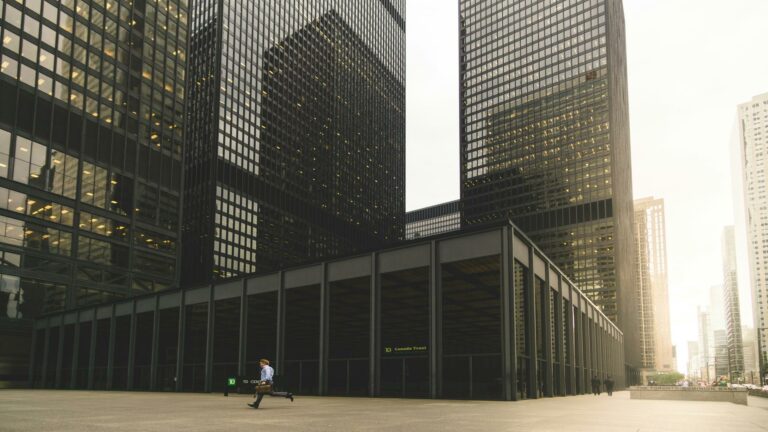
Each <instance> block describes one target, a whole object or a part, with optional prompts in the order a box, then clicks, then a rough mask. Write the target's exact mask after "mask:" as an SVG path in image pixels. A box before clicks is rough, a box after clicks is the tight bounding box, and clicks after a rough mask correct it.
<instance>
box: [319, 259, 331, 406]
mask: <svg viewBox="0 0 768 432" xmlns="http://www.w3.org/2000/svg"><path fill="white" fill-rule="evenodd" d="M328 302H329V289H328V263H327V262H323V264H322V277H321V279H320V396H325V395H326V394H327V393H328V322H329V320H328Z"/></svg>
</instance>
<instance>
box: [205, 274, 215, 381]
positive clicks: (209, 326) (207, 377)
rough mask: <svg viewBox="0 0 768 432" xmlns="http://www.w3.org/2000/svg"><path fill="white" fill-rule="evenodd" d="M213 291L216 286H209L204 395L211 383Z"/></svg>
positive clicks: (213, 322)
mask: <svg viewBox="0 0 768 432" xmlns="http://www.w3.org/2000/svg"><path fill="white" fill-rule="evenodd" d="M215 290H216V286H215V285H211V286H210V289H209V291H208V320H207V324H206V332H207V333H206V337H205V381H204V383H203V391H204V392H206V393H210V392H211V382H212V381H213V377H212V375H213V328H214V326H215V325H216V318H215V314H216V308H215V304H216V300H215V297H214V296H213V292H214V291H215Z"/></svg>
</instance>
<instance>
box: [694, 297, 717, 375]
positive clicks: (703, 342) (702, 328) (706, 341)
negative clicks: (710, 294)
mask: <svg viewBox="0 0 768 432" xmlns="http://www.w3.org/2000/svg"><path fill="white" fill-rule="evenodd" d="M696 316H697V318H698V327H699V367H700V375H701V379H703V380H705V381H707V382H712V380H714V378H715V341H714V334H713V332H712V327H711V325H710V314H709V312H708V311H707V310H706V309H702V308H700V307H699V308H697V309H696Z"/></svg>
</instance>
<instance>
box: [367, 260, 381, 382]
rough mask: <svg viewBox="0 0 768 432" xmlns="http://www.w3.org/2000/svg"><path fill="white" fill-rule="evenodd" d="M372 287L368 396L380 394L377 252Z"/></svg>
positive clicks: (379, 318) (372, 271)
mask: <svg viewBox="0 0 768 432" xmlns="http://www.w3.org/2000/svg"><path fill="white" fill-rule="evenodd" d="M370 283H371V288H370V316H369V318H370V320H369V329H368V330H369V333H368V338H369V339H368V342H369V345H368V357H369V361H368V396H371V397H373V396H376V395H378V394H379V387H380V385H381V383H380V377H379V373H378V372H379V350H378V347H379V346H380V345H381V344H380V343H379V340H380V338H381V332H380V328H379V326H380V322H381V297H380V286H381V280H380V278H379V271H378V255H377V254H376V252H373V253H372V254H371V279H370Z"/></svg>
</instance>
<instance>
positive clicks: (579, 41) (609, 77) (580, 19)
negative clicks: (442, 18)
mask: <svg viewBox="0 0 768 432" xmlns="http://www.w3.org/2000/svg"><path fill="white" fill-rule="evenodd" d="M460 81H461V132H460V138H461V142H460V146H461V162H460V163H461V199H462V204H463V206H464V210H463V211H464V214H463V223H464V224H469V225H473V224H482V223H486V222H490V221H494V220H498V219H504V218H507V217H509V218H511V219H512V220H513V221H514V222H515V223H516V224H517V225H518V226H520V227H521V229H523V231H525V232H526V234H528V235H529V236H530V237H531V239H532V240H533V241H534V242H536V243H537V244H538V245H539V246H540V247H541V248H542V250H544V251H545V252H546V253H547V254H548V255H549V256H550V257H552V258H553V260H554V261H555V262H557V264H558V266H560V268H562V269H563V270H564V271H565V272H566V273H568V275H569V277H571V278H572V279H573V280H574V281H575V282H576V283H577V284H578V285H579V286H582V287H583V288H584V291H585V292H586V293H587V294H588V295H589V296H590V297H591V299H592V300H593V301H594V302H595V303H596V304H597V305H598V306H600V307H601V308H602V310H603V311H604V312H605V314H606V315H607V316H609V317H610V318H611V319H612V320H614V322H617V323H618V324H619V327H621V328H622V329H623V330H624V334H625V337H626V338H627V341H626V342H627V343H626V345H625V346H626V347H627V349H628V351H627V356H626V358H627V361H628V363H630V364H637V363H638V362H639V349H638V347H639V341H638V339H637V333H638V332H637V331H636V325H637V318H636V311H635V305H634V299H635V295H634V289H635V284H634V276H633V274H634V267H633V252H634V249H633V247H634V246H633V236H632V226H633V225H632V218H633V210H632V201H633V199H632V179H631V164H630V145H629V119H628V108H627V76H626V55H625V40H624V18H623V6H622V2H621V1H619V0H586V1H568V2H552V1H549V0H534V1H519V0H518V1H505V2H496V1H490V0H461V1H460Z"/></svg>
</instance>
